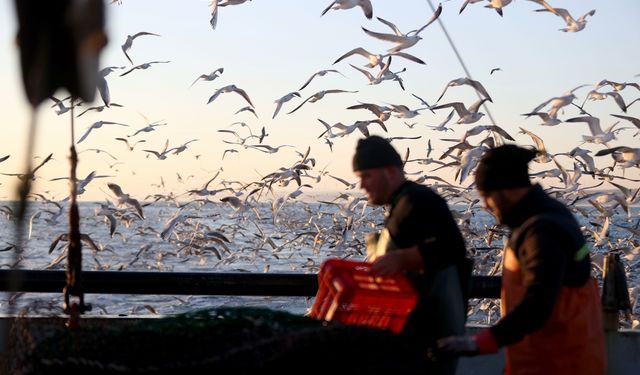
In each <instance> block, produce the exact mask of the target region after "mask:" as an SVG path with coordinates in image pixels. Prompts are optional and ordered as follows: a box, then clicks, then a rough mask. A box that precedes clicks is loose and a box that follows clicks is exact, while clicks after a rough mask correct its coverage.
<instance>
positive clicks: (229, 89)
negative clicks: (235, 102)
mask: <svg viewBox="0 0 640 375" xmlns="http://www.w3.org/2000/svg"><path fill="white" fill-rule="evenodd" d="M228 92H235V93H236V94H238V95H240V96H242V97H243V98H244V100H246V101H247V102H248V103H249V105H250V106H252V107H254V108H255V106H254V105H253V103H251V99H249V95H247V93H246V92H245V91H244V90H243V89H241V88H239V87H236V85H228V86H225V87H222V88H220V89H218V90H216V92H214V93H213V95H211V97H210V98H209V100H208V101H207V104H209V103H211V102H212V101H214V100H216V98H217V97H218V96H219V95H220V94H223V93H228Z"/></svg>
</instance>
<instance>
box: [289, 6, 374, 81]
mask: <svg viewBox="0 0 640 375" xmlns="http://www.w3.org/2000/svg"><path fill="white" fill-rule="evenodd" d="M356 6H359V7H360V8H362V11H363V12H364V15H365V17H367V18H368V19H371V18H372V17H373V6H372V5H371V1H370V0H334V1H333V2H332V3H331V4H329V6H328V7H327V8H326V9H325V10H323V11H322V14H321V15H320V17H322V16H324V14H325V13H327V12H328V11H329V10H331V9H333V10H338V9H351V8H355V7H356ZM301 90H302V89H301Z"/></svg>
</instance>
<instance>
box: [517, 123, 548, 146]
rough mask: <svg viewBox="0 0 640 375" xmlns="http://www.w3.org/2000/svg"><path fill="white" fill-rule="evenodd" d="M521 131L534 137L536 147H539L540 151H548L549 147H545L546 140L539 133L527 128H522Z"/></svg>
mask: <svg viewBox="0 0 640 375" xmlns="http://www.w3.org/2000/svg"><path fill="white" fill-rule="evenodd" d="M520 132H521V133H523V134H526V135H528V136H529V137H531V139H533V142H535V144H536V148H537V149H538V151H540V152H547V149H546V148H545V147H544V141H543V140H542V138H540V137H538V136H537V135H535V134H533V133H532V132H530V131H528V130H527V129H525V128H520Z"/></svg>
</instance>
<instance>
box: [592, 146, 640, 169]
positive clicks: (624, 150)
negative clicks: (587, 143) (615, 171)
mask: <svg viewBox="0 0 640 375" xmlns="http://www.w3.org/2000/svg"><path fill="white" fill-rule="evenodd" d="M602 155H611V157H612V158H613V160H614V161H615V162H616V163H619V164H621V167H622V168H629V167H633V166H640V148H631V147H627V146H618V147H613V148H607V149H605V150H600V151H598V152H596V156H602Z"/></svg>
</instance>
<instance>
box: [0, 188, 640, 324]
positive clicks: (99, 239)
mask: <svg viewBox="0 0 640 375" xmlns="http://www.w3.org/2000/svg"><path fill="white" fill-rule="evenodd" d="M278 203H280V202H278ZM58 204H60V203H58ZM103 205H105V204H104V203H102V202H82V203H80V205H79V208H80V217H81V221H80V230H81V232H82V233H83V234H86V235H88V236H89V237H90V238H91V239H92V240H93V242H94V243H95V245H96V247H97V250H96V249H91V248H90V247H89V246H87V245H86V244H85V245H83V270H95V271H98V270H99V271H113V272H118V271H121V270H126V271H157V272H273V273H288V272H289V273H316V272H317V271H318V269H319V266H320V264H321V263H322V261H323V260H325V259H327V258H331V257H339V258H345V259H353V260H363V259H364V258H365V246H364V234H365V233H368V232H371V231H375V230H378V229H380V228H381V226H382V223H383V221H384V209H383V208H381V207H371V206H368V205H367V204H366V202H365V201H364V200H358V199H353V198H351V199H350V200H348V201H347V200H341V199H337V200H335V202H333V203H332V204H329V203H322V202H301V201H295V200H289V201H286V202H285V203H284V204H282V205H276V206H274V204H273V203H272V202H263V203H256V202H254V203H251V204H244V205H242V206H241V207H239V208H234V207H232V206H231V205H229V204H226V203H224V202H209V201H193V202H190V203H189V204H186V205H184V206H179V205H178V204H176V203H175V202H167V201H162V200H159V201H157V202H152V203H148V204H145V205H144V206H143V207H142V210H143V213H144V219H142V218H140V217H138V216H137V215H136V214H135V210H134V209H133V208H132V207H122V208H116V207H114V206H113V205H109V206H108V210H109V211H110V213H112V214H113V216H114V217H116V220H117V222H116V227H115V232H114V234H113V235H111V234H110V226H109V222H108V220H107V219H106V217H105V215H103V214H101V213H100V211H101V210H102V211H103V212H105V208H104V207H103ZM61 207H62V209H60V208H59V207H58V206H57V205H56V204H55V203H51V202H32V203H31V204H30V206H29V209H28V213H27V215H26V219H25V222H24V224H23V233H24V235H23V240H22V243H23V246H22V247H23V249H22V251H21V252H20V253H18V252H17V251H16V249H15V247H12V245H13V244H17V243H18V239H17V238H16V225H17V224H16V221H15V218H14V216H13V212H15V210H16V209H15V207H14V206H13V203H12V202H3V203H2V204H0V235H1V238H2V240H1V241H2V242H0V249H5V248H6V250H5V251H2V252H0V266H1V267H3V268H9V267H12V266H14V267H15V268H21V269H34V270H42V269H59V270H62V269H64V268H65V266H66V259H65V256H66V244H67V243H66V241H63V240H61V241H58V243H57V244H56V245H55V246H52V245H54V239H56V238H57V237H58V236H60V235H61V234H64V233H67V232H68V216H67V211H68V208H67V205H65V204H62V205H61ZM451 209H452V211H453V212H454V214H455V216H456V218H457V220H458V223H459V226H460V228H461V230H462V232H463V234H464V236H465V239H466V241H467V248H468V252H469V255H470V256H472V257H473V259H474V274H477V275H496V276H497V275H499V274H500V268H499V265H500V260H501V252H500V249H501V248H502V246H503V241H504V240H505V239H506V235H507V233H506V232H498V233H497V234H495V235H494V236H493V237H492V238H491V239H490V238H489V237H490V236H489V235H488V233H489V231H488V228H490V227H492V226H493V225H494V223H495V222H494V219H493V217H492V216H491V215H489V214H487V213H486V212H485V211H484V210H483V209H482V208H481V207H480V206H473V207H471V208H469V207H468V206H466V205H452V206H451ZM583 211H584V213H586V214H587V216H583V215H581V214H579V215H576V217H577V218H578V219H579V220H580V222H581V224H582V225H583V229H584V233H585V236H586V237H587V238H588V239H589V240H590V241H591V243H592V252H591V256H592V260H593V263H594V266H593V273H594V275H595V276H596V277H600V275H601V267H602V266H601V265H602V259H603V257H604V254H605V253H606V252H607V251H616V252H619V253H620V254H621V255H622V259H623V261H624V262H625V267H626V270H627V280H628V286H629V290H630V293H631V298H632V305H633V307H634V310H633V311H632V313H633V314H632V315H631V320H630V321H628V322H626V323H625V324H627V325H628V326H632V325H634V323H633V321H634V320H635V321H636V323H635V324H636V325H637V320H638V318H639V316H640V315H639V314H640V311H639V310H640V309H639V306H638V303H637V294H638V282H639V278H638V271H637V269H638V263H639V262H640V254H639V248H638V246H639V244H638V241H639V240H640V239H638V238H637V236H634V235H633V233H632V232H631V231H629V230H626V229H623V228H621V227H619V226H618V225H620V226H626V227H629V228H633V227H635V228H637V227H638V219H637V217H638V208H637V207H634V208H632V212H631V213H630V215H629V216H628V215H627V214H626V213H624V212H622V211H621V210H620V211H619V212H616V213H615V214H614V215H613V216H612V217H611V218H610V224H609V229H608V231H606V237H604V238H603V239H599V238H598V237H597V235H595V236H594V234H593V233H592V231H595V232H596V233H597V232H599V231H601V230H602V228H600V227H599V226H598V225H600V223H602V222H603V219H602V218H601V217H600V216H599V213H598V212H597V211H595V210H589V209H586V208H585V209H583ZM633 218H635V219H633ZM172 219H174V220H173V223H174V225H173V226H170V225H169V224H170V223H171V222H172ZM634 220H635V221H634ZM222 238H224V239H226V240H228V242H227V241H225V240H222V241H221V240H220V239H222ZM50 248H52V250H51V252H50V251H49V250H50ZM11 297H12V296H10V295H9V294H8V293H2V296H0V298H1V299H0V313H9V312H13V313H15V312H22V313H26V314H43V315H48V314H51V315H56V314H61V313H62V293H53V294H49V293H27V294H18V295H16V296H13V297H12V298H11ZM85 300H86V302H87V303H90V304H92V306H93V310H92V311H90V312H87V314H88V315H117V314H126V315H154V314H157V315H162V314H175V313H181V312H186V311H190V310H193V309H198V308H204V307H217V306H262V307H269V308H273V309H279V310H286V311H289V312H293V313H296V314H304V313H306V312H307V310H308V309H309V308H310V307H311V305H312V304H313V298H307V297H236V296H233V297H227V296H164V295H162V296H158V295H97V294H87V295H86V296H85ZM498 318H499V302H498V301H497V300H490V299H486V300H472V301H471V302H470V310H469V321H470V322H475V323H491V322H495V321H496V320H497V319H498Z"/></svg>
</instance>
